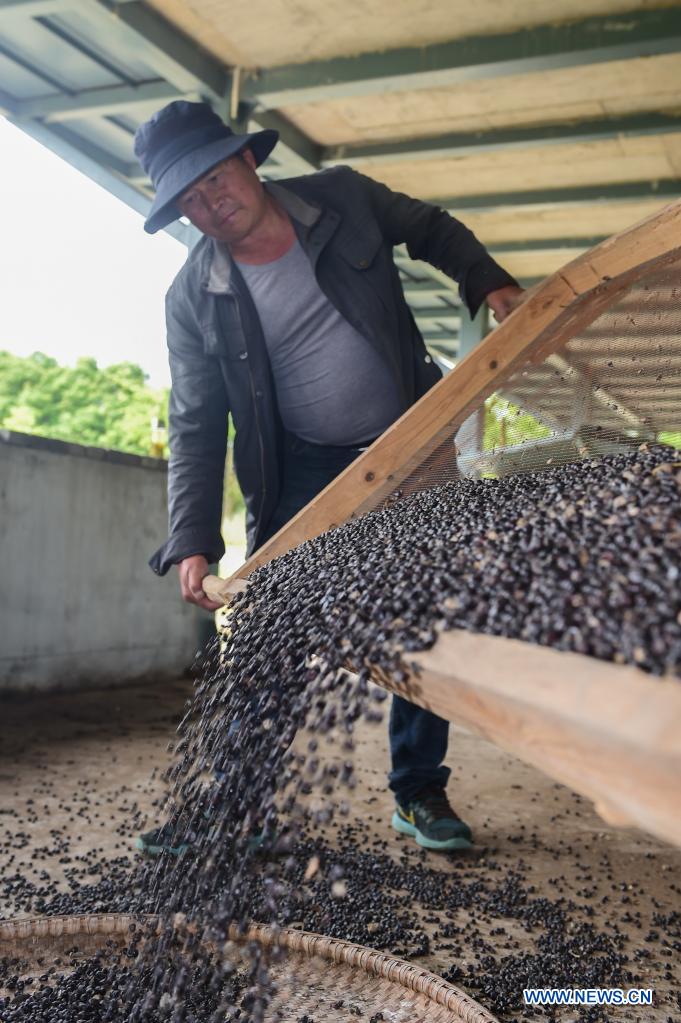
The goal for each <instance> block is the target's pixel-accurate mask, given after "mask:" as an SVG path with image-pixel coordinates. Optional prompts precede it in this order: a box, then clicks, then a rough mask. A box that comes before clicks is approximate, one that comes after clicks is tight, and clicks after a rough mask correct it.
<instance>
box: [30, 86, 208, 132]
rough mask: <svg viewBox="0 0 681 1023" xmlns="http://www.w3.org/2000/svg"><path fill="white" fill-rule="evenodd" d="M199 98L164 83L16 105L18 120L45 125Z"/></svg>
mask: <svg viewBox="0 0 681 1023" xmlns="http://www.w3.org/2000/svg"><path fill="white" fill-rule="evenodd" d="M199 95H200V94H199V93H198V92H194V93H182V92H180V91H179V90H178V89H175V88H174V86H172V85H168V83H167V82H165V81H158V82H146V83H145V84H143V85H136V86H132V85H114V86H112V87H110V88H106V89H87V90H85V91H83V92H79V93H77V94H76V95H75V96H67V95H65V94H62V95H61V96H42V97H39V98H38V99H30V100H24V101H23V102H20V103H16V104H15V114H14V116H15V117H16V118H18V119H22V118H26V117H34V118H37V119H39V120H41V121H43V122H44V123H46V124H50V123H52V122H56V121H70V120H74V119H76V118H80V117H103V116H106V115H108V114H121V113H130V112H132V111H134V110H135V109H136V108H137V107H139V106H147V105H148V104H149V103H159V104H163V103H170V102H171V100H174V99H196V98H198V96H199Z"/></svg>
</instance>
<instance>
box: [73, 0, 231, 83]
mask: <svg viewBox="0 0 681 1023" xmlns="http://www.w3.org/2000/svg"><path fill="white" fill-rule="evenodd" d="M78 7H79V10H82V11H83V13H84V14H86V15H87V16H88V17H90V18H92V19H95V20H96V21H97V22H98V23H99V25H100V27H101V30H102V31H103V32H105V33H106V34H107V36H108V37H109V38H110V39H112V38H114V37H115V38H117V39H118V40H119V41H120V43H121V44H122V46H123V47H125V49H126V50H127V52H128V53H129V54H130V55H131V56H134V57H136V58H138V59H139V60H141V61H143V62H144V63H145V64H147V65H148V66H149V67H151V68H153V70H154V71H155V72H156V74H157V75H158V76H159V77H160V78H164V79H165V80H166V81H167V82H170V83H171V85H174V86H175V88H176V89H178V90H179V91H180V92H192V91H194V90H199V91H200V92H202V93H204V94H207V95H208V96H210V97H211V98H213V99H217V100H223V99H224V97H225V96H226V94H227V91H228V87H229V83H230V76H229V73H228V71H227V70H226V69H225V68H224V67H223V66H222V64H220V63H219V62H218V61H217V60H214V59H213V58H212V57H210V56H208V54H206V53H204V52H203V51H202V50H201V49H200V48H199V47H198V46H197V44H196V43H195V42H194V41H193V40H191V39H189V38H188V37H187V36H184V35H182V34H181V33H179V32H178V31H177V30H176V29H175V28H173V26H172V25H171V24H170V23H169V22H167V21H165V19H164V18H162V17H161V16H160V15H158V14H156V12H155V11H154V10H152V8H150V7H147V5H146V4H144V3H141V2H140V0H132V2H131V3H116V2H115V0H79V4H78Z"/></svg>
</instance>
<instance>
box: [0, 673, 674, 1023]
mask: <svg viewBox="0 0 681 1023" xmlns="http://www.w3.org/2000/svg"><path fill="white" fill-rule="evenodd" d="M189 693H190V684H189V683H172V684H165V685H163V686H155V687H149V686H147V687H143V688H142V687H138V688H134V687H133V688H126V689H118V690H110V691H105V692H95V693H81V694H64V695H55V696H51V697H36V698H34V699H32V700H30V701H27V702H25V703H5V704H4V705H3V708H2V726H1V728H2V733H1V734H2V741H1V743H0V781H1V783H2V793H3V795H2V800H1V803H0V892H2V902H1V903H0V915H2V916H5V917H11V916H22V915H23V916H31V915H36V905H38V906H39V905H40V901H41V899H42V898H44V897H46V896H49V895H50V894H52V893H53V892H54V891H55V890H64V891H65V890H68V889H69V887H71V888H74V887H76V886H77V885H78V884H79V883H87V882H88V881H89V882H91V881H92V880H93V879H97V878H98V877H99V876H100V875H101V873H102V870H104V871H106V864H107V863H108V862H111V861H117V862H119V863H120V862H121V858H125V857H130V858H131V859H132V858H133V857H134V856H135V855H136V854H135V853H134V850H133V849H132V836H134V835H135V834H136V833H137V832H138V831H140V830H144V828H145V825H147V826H149V825H153V823H155V822H156V821H157V819H158V818H159V815H160V814H161V812H162V811H161V807H162V804H163V791H164V790H163V784H162V781H161V774H162V771H163V769H164V768H165V767H166V765H167V764H168V763H169V760H170V755H171V754H170V753H169V750H168V746H169V743H170V742H172V738H173V732H174V728H175V726H176V724H177V722H178V720H179V718H180V716H181V714H182V711H183V707H184V703H185V701H186V699H187V697H188V695H189ZM449 763H450V766H451V767H452V779H451V781H450V786H449V794H450V798H451V800H452V803H453V805H454V806H455V808H456V809H457V810H458V811H459V813H460V814H461V816H462V817H464V818H465V819H466V820H467V821H468V822H469V823H470V824H471V826H472V828H473V830H474V833H475V835H476V839H477V851H476V853H475V855H471V856H467V857H464V858H463V859H462V858H459V859H458V860H457V859H454V858H453V857H445V856H437V855H434V854H428V855H426V854H421V853H419V854H417V858H418V859H420V860H422V861H423V862H425V863H426V864H427V865H429V866H435V867H436V868H438V869H440V870H441V871H442V872H443V878H450V879H451V875H452V874H454V875H455V876H456V877H458V878H461V879H462V881H463V880H465V882H466V883H468V884H470V883H471V880H474V879H476V878H479V879H481V880H484V881H490V879H491V880H496V881H497V882H498V880H499V877H500V876H501V875H503V874H504V873H505V872H508V871H511V870H512V871H516V872H517V873H518V874H519V875H521V876H522V877H523V879H524V882H525V884H526V885H527V884H531V885H533V886H534V889H533V891H534V897H535V898H541V897H545V898H547V899H550V900H558V899H560V898H561V897H563V898H564V899H569V900H572V902H573V903H574V909H573V910H572V919H573V920H574V921H575V922H576V923H579V922H581V921H590V922H591V923H594V924H595V925H596V926H598V927H599V928H600V929H602V930H604V931H607V930H608V928H612V924H613V923H614V922H617V923H618V925H619V926H620V928H622V929H623V930H624V931H625V933H626V938H627V949H626V951H627V954H628V955H629V957H630V959H631V961H632V968H634V969H635V970H636V973H637V974H639V976H640V977H641V981H640V982H638V983H637V984H636V985H632V986H639V987H652V988H654V989H655V992H656V999H657V1006H656V1007H655V1008H646V1009H645V1010H631V1009H628V1010H608V1013H609V1015H607V1016H606V1018H607V1019H612V1020H620V1019H622V1020H624V1019H626V1020H630V1021H644V1020H645V1021H654V1023H669V1021H672V1023H681V1004H680V1002H679V997H680V991H681V985H680V984H679V980H680V979H681V977H680V976H679V964H680V960H681V956H680V955H679V951H680V950H681V944H680V943H679V941H678V940H676V941H674V937H676V938H677V939H678V937H681V934H679V933H678V930H679V928H678V925H677V927H676V931H677V933H676V935H671V936H670V935H669V934H667V933H666V932H665V931H664V929H662V931H661V928H660V926H659V925H654V923H653V919H652V918H653V915H654V914H669V913H670V912H672V911H677V912H679V911H681V850H678V849H674V848H671V847H668V846H665V845H664V844H662V843H661V842H658V841H657V840H655V839H653V838H650V837H649V836H647V835H645V834H642V833H640V832H636V831H618V830H615V829H613V828H610V827H608V826H607V825H605V824H604V823H603V822H602V821H601V820H600V819H599V818H598V817H597V816H596V815H595V814H594V812H593V810H592V809H591V807H590V805H589V804H588V803H587V802H586V801H585V800H582V799H581V798H580V797H579V796H577V795H576V794H574V793H572V792H570V791H569V790H567V789H565V788H563V787H562V786H559V785H556V784H555V783H553V782H552V781H551V780H550V779H548V778H546V777H545V776H544V775H542V774H540V773H539V772H538V771H536V770H534V769H533V768H530V767H528V766H526V765H524V764H523V763H521V762H520V761H518V760H516V759H515V758H513V757H510V756H508V755H507V754H505V753H503V752H502V751H500V750H498V749H497V748H496V747H494V746H492V745H490V744H488V743H487V742H484V741H483V740H481V739H479V738H477V737H475V736H473V735H470V734H469V733H467V732H464V731H462V730H460V729H453V732H452V738H451V743H450V756H449ZM355 764H356V770H357V776H358V782H359V784H358V785H357V787H356V789H355V790H354V792H353V793H352V795H351V797H350V799H351V815H350V816H351V818H352V817H353V815H354V816H355V817H356V816H360V817H361V818H363V819H364V820H365V821H366V822H367V824H368V827H369V836H370V837H369V844H370V845H372V846H373V847H375V848H377V849H378V848H381V849H387V850H388V851H389V852H390V853H391V855H392V854H394V855H396V856H397V855H398V854H399V853H400V852H401V851H403V850H405V849H406V848H407V847H409V846H411V840H409V839H406V838H404V837H402V836H397V835H396V834H395V833H394V832H393V831H392V830H391V828H390V827H389V823H388V822H389V819H390V815H391V812H392V803H391V798H390V795H389V793H388V792H387V790H386V786H385V771H386V764H387V751H386V742H385V728H384V727H383V726H380V725H379V726H371V725H366V724H362V725H360V726H359V728H358V749H357V753H356V759H355ZM327 837H329V838H330V840H331V841H333V828H332V829H330V831H329V836H327ZM384 843H386V844H385V845H384ZM21 878H25V879H27V880H28V881H29V882H32V885H31V886H30V887H26V886H22V882H21V880H20V879H21ZM422 916H423V918H424V919H430V922H429V923H426V924H425V925H424V926H426V927H430V928H431V930H432V929H435V930H437V928H438V927H439V928H440V930H441V929H442V926H443V925H444V924H446V923H447V922H448V921H447V920H443V919H442V914H440V916H439V918H434V917H433V915H432V913H431V915H430V918H428V914H427V913H425V914H424V913H422ZM474 916H475V914H472V913H471V911H468V910H461V911H458V912H457V915H456V923H457V924H459V925H461V927H463V934H464V937H463V939H462V940H463V945H462V947H461V950H460V954H459V953H457V955H458V958H457V959H456V960H454V959H453V958H452V955H453V953H452V952H451V951H448V950H446V949H441V950H440V951H434V952H432V953H431V954H430V955H429V956H424V957H421V958H420V959H419V962H420V963H421V964H422V965H423V966H426V967H428V968H430V969H434V970H435V971H437V972H444V971H446V970H447V969H449V968H450V967H451V966H452V964H453V962H454V961H456V962H458V963H459V964H460V965H462V966H464V967H466V966H468V965H475V963H476V959H478V960H479V958H480V956H481V954H482V952H481V951H480V948H479V947H477V948H476V943H475V942H473V943H472V944H470V945H468V944H466V940H465V933H466V931H465V927H466V924H467V923H471V926H472V924H473V923H474V924H475V927H476V930H477V933H478V934H479V933H480V930H482V932H483V933H484V934H487V935H490V937H489V941H490V942H491V944H492V945H493V946H494V948H495V950H496V952H497V954H500V953H501V954H503V953H504V951H505V950H509V951H510V950H511V949H513V948H517V944H518V943H520V945H521V946H522V947H526V948H527V949H528V950H531V949H532V948H533V943H534V941H535V936H533V935H532V934H531V933H528V931H527V929H524V928H521V927H519V926H518V925H517V923H516V922H515V921H513V920H510V921H509V920H508V919H506V918H504V917H496V918H495V917H494V916H491V915H490V914H489V913H485V914H482V915H481V917H480V918H475V919H474V920H471V918H472V917H474ZM679 923H681V918H680V919H679ZM500 927H503V928H504V931H503V932H500V930H499V928H500ZM651 931H652V932H653V936H651ZM655 935H657V936H655ZM434 947H436V948H437V942H436V943H435V946H434ZM450 949H451V946H450ZM483 951H484V950H483ZM471 993H472V994H473V996H474V997H478V998H480V995H479V994H476V992H475V991H472V992H471ZM480 1000H482V999H480ZM503 1018H504V1019H511V1018H513V1019H530V1018H534V1017H532V1016H531V1014H529V1013H524V1012H522V1011H519V1012H517V1013H515V1014H510V1015H508V1016H504V1017H503ZM555 1018H556V1019H558V1020H561V1021H568V1020H572V1019H574V1018H576V1013H574V1012H573V1011H572V1010H569V1009H561V1010H558V1011H557V1013H556V1016H555Z"/></svg>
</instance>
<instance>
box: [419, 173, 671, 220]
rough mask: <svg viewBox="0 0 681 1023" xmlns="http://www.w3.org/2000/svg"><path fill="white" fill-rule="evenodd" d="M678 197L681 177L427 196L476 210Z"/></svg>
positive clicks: (438, 202)
mask: <svg viewBox="0 0 681 1023" xmlns="http://www.w3.org/2000/svg"><path fill="white" fill-rule="evenodd" d="M679 197H681V180H672V181H633V182H626V183H624V184H612V185H577V186H575V187H574V188H570V187H568V188H544V189H535V190H534V191H530V192H491V193H489V194H486V195H484V194H483V195H450V196H446V197H445V198H439V199H429V200H428V202H430V203H432V204H433V205H434V206H441V207H442V208H443V209H446V210H449V211H450V212H456V211H457V210H475V211H476V212H480V213H490V212H491V211H492V210H494V209H497V208H499V209H502V208H504V207H509V206H542V205H550V206H555V205H557V204H558V203H560V204H561V206H563V207H564V206H565V205H567V204H574V205H575V206H584V205H588V204H590V203H593V204H594V205H598V206H600V205H602V204H603V203H604V202H626V201H631V202H637V201H640V200H641V199H660V200H664V199H670V200H671V199H678V198H679Z"/></svg>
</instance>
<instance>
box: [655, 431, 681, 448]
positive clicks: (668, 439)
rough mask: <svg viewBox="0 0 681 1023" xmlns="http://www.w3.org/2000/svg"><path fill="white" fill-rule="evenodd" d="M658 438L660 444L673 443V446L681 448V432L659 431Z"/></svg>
mask: <svg viewBox="0 0 681 1023" xmlns="http://www.w3.org/2000/svg"><path fill="white" fill-rule="evenodd" d="M657 439H658V440H659V442H660V444H671V446H672V447H673V448H679V449H680V450H681V433H659V434H658V435H657Z"/></svg>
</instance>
